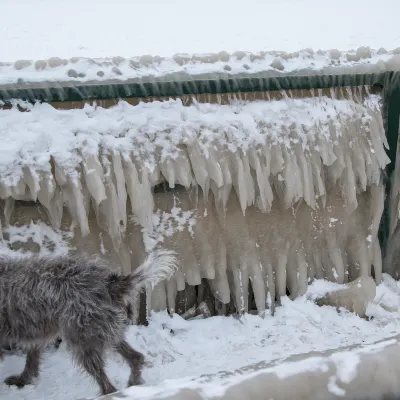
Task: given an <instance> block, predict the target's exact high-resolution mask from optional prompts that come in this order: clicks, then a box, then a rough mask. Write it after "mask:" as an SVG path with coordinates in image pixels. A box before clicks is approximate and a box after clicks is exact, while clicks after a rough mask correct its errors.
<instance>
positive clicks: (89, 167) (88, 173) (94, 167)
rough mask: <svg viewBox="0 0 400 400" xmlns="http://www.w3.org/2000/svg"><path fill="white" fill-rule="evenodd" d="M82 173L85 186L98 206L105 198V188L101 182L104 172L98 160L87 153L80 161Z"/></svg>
mask: <svg viewBox="0 0 400 400" xmlns="http://www.w3.org/2000/svg"><path fill="white" fill-rule="evenodd" d="M82 166H83V175H84V177H85V182H86V186H87V188H88V189H89V193H90V194H91V196H92V198H93V200H94V201H95V203H96V205H97V206H98V205H99V204H100V203H101V202H102V201H103V200H105V199H106V198H107V195H106V189H105V187H104V184H103V179H104V174H103V167H102V166H101V164H100V161H99V160H98V158H97V157H95V156H94V155H88V156H86V157H85V159H84V161H83V162H82Z"/></svg>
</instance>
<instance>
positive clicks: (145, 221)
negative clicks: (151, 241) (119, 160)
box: [122, 155, 154, 231]
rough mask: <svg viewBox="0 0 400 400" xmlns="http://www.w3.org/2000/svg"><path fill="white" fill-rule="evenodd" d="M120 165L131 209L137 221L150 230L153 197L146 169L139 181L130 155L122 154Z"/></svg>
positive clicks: (151, 226) (151, 225)
mask: <svg viewBox="0 0 400 400" xmlns="http://www.w3.org/2000/svg"><path fill="white" fill-rule="evenodd" d="M122 165H123V170H124V175H125V181H126V186H127V190H128V195H129V199H130V201H131V207H132V211H133V213H134V214H135V215H136V217H137V218H138V220H139V223H140V224H141V225H142V226H143V227H144V228H146V229H147V230H148V231H151V230H152V228H153V223H152V220H151V216H152V214H153V209H154V199H153V195H152V193H151V186H150V182H149V179H148V174H147V170H146V169H144V170H143V172H142V182H140V181H139V174H138V171H137V169H136V167H135V165H134V164H133V162H132V160H131V159H130V156H128V155H124V157H123V164H122Z"/></svg>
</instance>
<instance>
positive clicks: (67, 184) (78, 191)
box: [54, 161, 89, 237]
mask: <svg viewBox="0 0 400 400" xmlns="http://www.w3.org/2000/svg"><path fill="white" fill-rule="evenodd" d="M54 172H55V174H54V175H55V178H56V182H57V183H58V185H59V186H60V188H61V190H62V192H63V197H64V199H65V201H66V204H67V207H68V210H69V212H70V214H71V218H72V220H73V221H75V222H76V223H78V224H79V227H80V230H81V234H82V236H83V237H85V236H86V235H88V234H89V222H88V217H87V213H86V208H85V200H84V195H83V190H82V185H81V181H80V173H79V172H78V171H75V174H74V175H73V176H71V175H67V174H66V173H65V172H64V171H63V170H62V168H61V166H60V165H58V163H57V162H56V161H54Z"/></svg>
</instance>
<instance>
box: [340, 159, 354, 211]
mask: <svg viewBox="0 0 400 400" xmlns="http://www.w3.org/2000/svg"><path fill="white" fill-rule="evenodd" d="M345 162H346V169H345V172H344V173H345V175H344V177H343V183H342V185H343V189H342V193H343V197H344V199H345V202H346V205H347V207H348V209H349V211H354V210H355V209H356V208H357V205H358V203H357V195H356V180H355V176H354V171H353V163H352V162H351V159H350V156H349V155H348V154H346V156H345Z"/></svg>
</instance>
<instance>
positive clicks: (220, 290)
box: [207, 202, 230, 304]
mask: <svg viewBox="0 0 400 400" xmlns="http://www.w3.org/2000/svg"><path fill="white" fill-rule="evenodd" d="M207 213H208V216H207V223H208V230H207V235H208V238H209V240H210V241H211V245H212V250H211V251H212V253H213V256H214V270H215V278H214V279H212V280H209V281H208V282H209V284H210V288H211V291H212V293H213V295H214V297H215V298H216V299H217V300H219V301H220V302H221V303H223V304H228V303H229V301H230V288H229V282H228V277H227V254H226V245H225V242H224V238H223V236H222V233H221V229H220V227H219V224H218V216H217V214H216V212H215V210H214V208H213V206H212V202H210V203H209V207H208V208H207Z"/></svg>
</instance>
